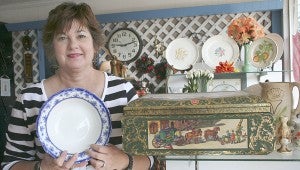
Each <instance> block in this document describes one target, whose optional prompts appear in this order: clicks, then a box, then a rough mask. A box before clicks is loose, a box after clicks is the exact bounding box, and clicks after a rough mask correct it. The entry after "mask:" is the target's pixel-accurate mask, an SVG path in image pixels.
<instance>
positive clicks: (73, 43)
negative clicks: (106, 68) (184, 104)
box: [2, 2, 153, 170]
mask: <svg viewBox="0 0 300 170" xmlns="http://www.w3.org/2000/svg"><path fill="white" fill-rule="evenodd" d="M101 35H102V32H101V31H100V25H99V23H98V22H97V20H96V17H95V16H94V14H93V12H92V10H91V8H90V7H89V6H88V5H87V4H85V3H81V4H75V3H71V2H70V3H63V4H61V5H59V6H57V7H56V8H55V9H53V10H52V11H50V13H49V17H48V20H47V23H46V25H45V28H44V31H43V43H44V48H45V52H46V55H47V56H48V57H50V58H51V59H54V60H55V61H56V62H57V64H58V65H59V70H58V71H57V72H56V73H55V75H53V76H52V77H49V78H48V79H45V80H42V81H41V82H38V83H35V84H32V85H30V86H29V87H27V88H25V89H24V90H22V92H21V95H20V97H18V99H17V101H16V105H15V107H14V109H13V111H12V115H11V123H10V124H9V126H8V133H7V136H6V138H7V144H6V150H5V153H4V155H5V156H4V161H3V163H2V167H3V169H9V168H10V169H11V170H16V169H21V170H27V169H28V170H32V169H43V170H48V169H51V170H60V169H72V168H80V169H85V167H86V166H87V165H88V164H89V165H88V166H92V167H93V168H95V169H118V170H119V169H136V170H142V169H149V167H150V166H151V164H152V163H151V162H153V161H152V157H147V156H133V157H132V156H130V155H128V154H126V153H124V152H123V151H122V150H121V149H119V148H120V147H121V142H122V141H121V122H120V118H121V116H122V114H123V107H124V106H125V105H127V104H128V103H129V102H131V101H132V100H135V99H136V98H137V95H136V93H135V90H134V88H133V86H132V85H131V84H130V83H128V82H126V81H124V80H123V79H121V78H119V77H115V76H113V75H108V74H106V73H105V72H102V71H98V70H96V69H94V68H93V65H92V60H93V57H94V56H95V55H96V53H97V51H98V50H99V48H100V46H101V45H102V44H103V38H102V37H101ZM71 87H80V88H84V89H87V90H88V91H90V92H92V93H94V94H95V95H97V96H98V97H99V98H101V99H102V100H103V101H104V103H105V105H106V106H107V107H108V109H109V111H110V114H111V118H112V122H113V123H112V125H113V127H112V128H113V130H112V134H111V137H110V140H109V143H110V144H109V145H108V146H100V145H95V144H92V145H91V149H90V150H88V151H87V154H88V155H89V156H90V157H91V159H90V161H89V162H82V163H79V164H75V161H76V160H77V154H75V155H74V156H72V157H71V158H70V159H69V160H68V161H64V160H65V158H66V156H67V151H64V152H62V153H61V155H60V156H59V157H58V158H53V157H51V156H50V155H48V154H46V153H45V151H44V150H43V148H42V147H41V143H40V141H39V139H38V138H37V135H36V133H35V132H36V128H35V124H36V123H35V121H36V118H37V115H38V112H39V109H40V108H41V106H42V104H43V103H44V102H45V101H46V100H47V99H48V98H49V97H50V96H51V95H53V94H55V93H57V92H59V91H61V90H63V89H66V88H71Z"/></svg>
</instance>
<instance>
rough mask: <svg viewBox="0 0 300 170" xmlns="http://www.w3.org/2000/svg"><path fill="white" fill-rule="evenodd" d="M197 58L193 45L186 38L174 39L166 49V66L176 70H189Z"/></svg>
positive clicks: (196, 50) (196, 51) (195, 48)
mask: <svg viewBox="0 0 300 170" xmlns="http://www.w3.org/2000/svg"><path fill="white" fill-rule="evenodd" d="M198 56H199V55H198V49H197V47H196V45H195V43H194V42H193V41H192V40H190V39H188V38H178V39H175V40H173V41H172V42H171V43H170V44H169V45H168V47H167V49H166V59H167V62H168V64H169V65H170V66H173V68H175V69H177V70H187V69H189V68H190V67H191V66H193V65H194V64H195V63H196V61H197V59H198Z"/></svg>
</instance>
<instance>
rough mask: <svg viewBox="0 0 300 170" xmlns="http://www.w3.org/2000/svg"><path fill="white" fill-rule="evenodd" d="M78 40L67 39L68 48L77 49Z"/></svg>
mask: <svg viewBox="0 0 300 170" xmlns="http://www.w3.org/2000/svg"><path fill="white" fill-rule="evenodd" d="M78 45H79V44H78V40H77V39H76V38H69V48H70V49H74V48H78Z"/></svg>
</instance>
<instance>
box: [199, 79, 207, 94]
mask: <svg viewBox="0 0 300 170" xmlns="http://www.w3.org/2000/svg"><path fill="white" fill-rule="evenodd" d="M207 82H208V81H207V80H205V79H200V80H199V88H198V92H207Z"/></svg>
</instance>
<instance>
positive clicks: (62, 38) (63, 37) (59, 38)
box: [57, 36, 67, 41]
mask: <svg viewBox="0 0 300 170" xmlns="http://www.w3.org/2000/svg"><path fill="white" fill-rule="evenodd" d="M57 39H58V40H60V41H62V40H65V39H67V37H66V36H59V37H58V38H57Z"/></svg>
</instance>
